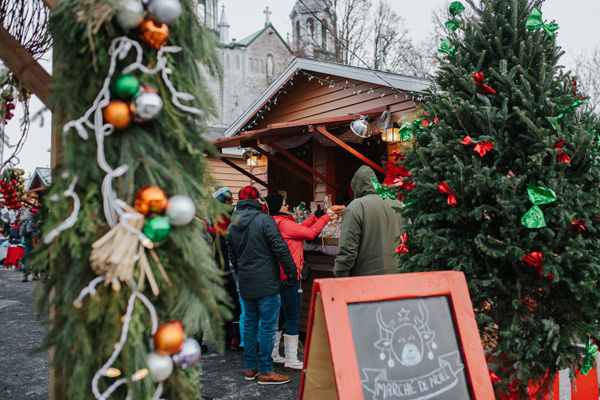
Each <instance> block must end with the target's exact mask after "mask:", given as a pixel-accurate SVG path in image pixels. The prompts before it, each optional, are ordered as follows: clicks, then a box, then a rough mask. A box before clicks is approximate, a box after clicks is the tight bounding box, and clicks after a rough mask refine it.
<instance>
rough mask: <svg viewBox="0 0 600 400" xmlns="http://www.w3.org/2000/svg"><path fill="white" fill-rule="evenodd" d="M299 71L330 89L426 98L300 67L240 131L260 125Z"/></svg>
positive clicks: (421, 99)
mask: <svg viewBox="0 0 600 400" xmlns="http://www.w3.org/2000/svg"><path fill="white" fill-rule="evenodd" d="M299 73H302V74H303V75H304V76H306V77H307V78H308V80H309V81H311V80H313V79H316V80H317V81H318V82H319V83H320V84H321V85H324V84H327V86H328V87H329V88H330V89H331V88H335V87H336V86H337V87H341V88H342V89H344V90H346V89H352V91H353V93H354V94H356V95H360V94H361V93H379V94H380V97H384V96H386V95H394V96H395V97H396V98H398V95H404V96H406V97H407V98H408V97H410V98H411V99H412V100H414V101H417V102H420V101H423V100H424V97H423V94H422V93H421V92H418V91H412V90H401V89H396V88H392V89H389V90H382V89H373V88H369V89H362V88H358V87H357V86H356V85H352V84H350V83H348V80H346V81H345V83H338V82H335V81H334V80H333V79H330V78H329V77H327V78H321V77H318V76H316V75H313V74H311V73H309V72H306V71H304V70H302V69H298V70H297V71H296V73H295V74H294V76H292V77H291V78H290V79H289V80H288V81H286V82H285V83H284V84H282V85H281V87H280V88H279V90H278V91H277V93H276V94H275V97H274V98H271V99H269V101H268V102H267V103H266V104H265V105H264V106H262V107H261V108H260V109H259V110H258V111H257V112H256V114H255V115H254V119H253V120H252V121H251V122H250V123H248V125H246V126H245V127H244V128H242V129H240V132H245V131H247V130H248V129H250V128H252V127H253V126H256V125H258V122H257V121H258V119H259V118H260V119H264V118H265V117H264V115H263V114H264V113H265V112H267V111H270V110H271V106H273V105H276V104H277V100H278V99H279V96H280V95H282V94H284V93H287V91H286V90H285V89H286V88H287V87H288V86H290V85H292V86H293V85H294V82H293V81H294V77H295V76H296V75H298V74H299Z"/></svg>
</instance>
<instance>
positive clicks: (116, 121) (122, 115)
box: [102, 100, 131, 129]
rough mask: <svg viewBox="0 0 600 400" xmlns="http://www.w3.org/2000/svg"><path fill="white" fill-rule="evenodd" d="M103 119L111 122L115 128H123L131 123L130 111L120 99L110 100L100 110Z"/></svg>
mask: <svg viewBox="0 0 600 400" xmlns="http://www.w3.org/2000/svg"><path fill="white" fill-rule="evenodd" d="M102 115H104V121H105V122H108V123H110V124H112V125H113V126H114V127H115V129H125V128H127V127H128V126H129V124H131V113H130V111H129V106H128V105H127V103H125V102H124V101H121V100H112V101H111V102H110V103H108V105H107V106H106V107H105V108H104V110H102Z"/></svg>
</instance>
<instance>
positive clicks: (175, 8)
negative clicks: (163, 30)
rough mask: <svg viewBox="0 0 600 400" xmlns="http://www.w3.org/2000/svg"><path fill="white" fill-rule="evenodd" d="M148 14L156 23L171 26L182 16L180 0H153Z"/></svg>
mask: <svg viewBox="0 0 600 400" xmlns="http://www.w3.org/2000/svg"><path fill="white" fill-rule="evenodd" d="M148 12H149V13H150V15H151V16H152V19H153V20H154V21H156V22H160V23H163V24H167V25H169V24H172V23H173V22H175V21H177V19H178V18H179V16H180V15H181V4H180V3H179V0H152V1H151V2H150V4H148Z"/></svg>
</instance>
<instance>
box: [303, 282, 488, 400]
mask: <svg viewBox="0 0 600 400" xmlns="http://www.w3.org/2000/svg"><path fill="white" fill-rule="evenodd" d="M308 324H309V325H308V332H307V337H306V350H305V353H304V366H305V369H304V370H303V372H302V378H301V382H300V394H299V398H300V399H311V400H313V399H327V400H330V399H364V400H367V399H368V400H384V399H385V400H394V399H403V400H409V399H410V400H426V399H447V400H451V399H459V398H460V399H465V400H466V399H474V400H477V399H493V398H494V391H493V388H492V382H491V380H490V375H489V372H488V368H487V365H486V361H485V357H484V353H483V348H482V346H481V340H480V337H479V331H478V329H477V324H476V323H475V314H474V312H473V308H472V305H471V299H470V296H469V292H468V289H467V283H466V280H465V277H464V274H463V273H461V272H455V271H443V272H425V273H416V274H397V275H379V276H367V277H356V278H338V279H319V280H316V281H315V284H314V289H313V294H312V301H311V311H310V316H309V322H308Z"/></svg>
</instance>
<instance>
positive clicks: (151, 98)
mask: <svg viewBox="0 0 600 400" xmlns="http://www.w3.org/2000/svg"><path fill="white" fill-rule="evenodd" d="M162 108H163V101H162V99H161V98H160V96H159V95H158V94H156V93H152V92H141V93H140V94H138V95H137V96H136V97H135V98H134V99H133V102H132V103H131V111H132V112H133V113H134V114H135V116H136V117H137V118H139V119H141V120H142V121H150V120H152V119H154V118H156V116H157V115H158V113H160V110H162Z"/></svg>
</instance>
